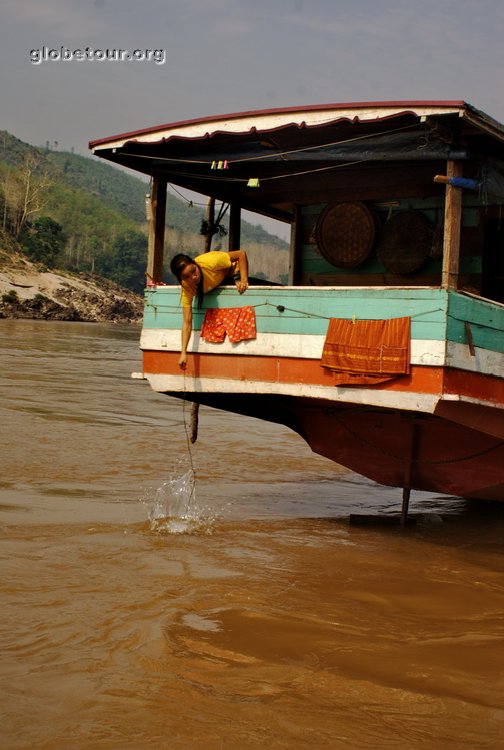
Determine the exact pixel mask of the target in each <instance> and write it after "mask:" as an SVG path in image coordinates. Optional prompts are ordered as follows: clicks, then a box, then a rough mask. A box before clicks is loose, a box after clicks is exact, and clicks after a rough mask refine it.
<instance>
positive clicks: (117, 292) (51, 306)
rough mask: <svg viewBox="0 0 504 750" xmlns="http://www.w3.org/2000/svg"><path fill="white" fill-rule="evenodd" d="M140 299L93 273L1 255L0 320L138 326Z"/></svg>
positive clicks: (19, 256)
mask: <svg viewBox="0 0 504 750" xmlns="http://www.w3.org/2000/svg"><path fill="white" fill-rule="evenodd" d="M142 310H143V300H142V297H141V296H139V295H138V294H135V293H134V292H131V291H129V290H128V289H124V288H122V287H120V286H118V285H117V284H114V283H113V282H111V281H108V280H107V279H103V278H101V277H98V276H94V275H92V274H85V273H81V274H78V275H77V274H71V273H69V272H67V271H59V270H51V271H48V270H42V269H40V268H38V267H37V266H35V265H34V264H33V263H31V262H30V261H29V260H28V259H27V258H25V257H24V256H22V255H20V254H17V253H16V254H11V253H9V254H7V253H5V254H0V318H28V319H32V320H76V321H82V322H95V323H106V322H112V323H139V322H140V321H141V319H142Z"/></svg>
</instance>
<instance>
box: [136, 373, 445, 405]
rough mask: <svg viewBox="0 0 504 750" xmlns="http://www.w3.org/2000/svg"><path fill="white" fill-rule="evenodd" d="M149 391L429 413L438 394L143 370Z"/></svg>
mask: <svg viewBox="0 0 504 750" xmlns="http://www.w3.org/2000/svg"><path fill="white" fill-rule="evenodd" d="M144 377H145V378H146V379H147V380H148V381H149V383H150V386H151V388H152V390H154V391H156V392H158V393H166V392H171V393H184V392H185V391H188V392H195V393H211V394H217V393H223V394H224V393H233V394H235V393H242V394H244V395H245V394H247V393H249V394H261V395H274V396H295V397H298V398H301V397H302V398H314V399H326V400H328V401H335V402H338V401H339V402H342V403H346V404H348V403H352V404H362V405H366V406H380V407H383V408H387V409H406V410H407V411H421V412H424V413H425V412H428V413H432V412H433V411H434V409H435V407H436V404H437V402H438V396H437V395H433V394H424V393H398V392H394V391H376V390H373V389H370V388H363V387H362V386H360V387H359V388H351V387H345V386H330V387H328V386H323V385H306V384H298V383H271V382H261V381H257V380H254V381H244V380H227V379H225V378H190V377H187V376H185V378H184V377H183V376H180V375H155V374H151V373H145V374H144Z"/></svg>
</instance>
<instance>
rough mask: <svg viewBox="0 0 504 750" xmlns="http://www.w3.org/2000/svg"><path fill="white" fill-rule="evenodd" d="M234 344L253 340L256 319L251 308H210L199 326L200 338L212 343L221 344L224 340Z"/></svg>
mask: <svg viewBox="0 0 504 750" xmlns="http://www.w3.org/2000/svg"><path fill="white" fill-rule="evenodd" d="M226 333H227V335H228V338H229V340H230V341H231V342H232V343H233V344H235V343H236V342H238V341H245V340H247V339H255V337H256V319H255V310H254V308H253V307H251V306H248V307H223V308H215V307H212V308H210V309H209V310H207V311H206V313H205V318H204V320H203V325H202V326H201V338H203V339H205V341H211V342H212V343H222V342H223V341H224V339H225V338H226Z"/></svg>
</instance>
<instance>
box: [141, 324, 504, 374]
mask: <svg viewBox="0 0 504 750" xmlns="http://www.w3.org/2000/svg"><path fill="white" fill-rule="evenodd" d="M324 341H325V336H315V335H309V334H297V333H283V334H278V333H258V334H257V338H256V339H253V340H251V341H240V342H239V343H238V344H232V343H230V342H229V341H228V339H227V338H226V340H225V341H224V342H223V343H222V344H211V343H207V342H206V341H203V339H202V338H201V336H200V333H199V331H195V332H194V333H193V336H192V339H191V346H190V351H191V352H199V353H201V354H239V355H249V356H259V357H294V358H300V359H316V360H319V359H320V358H321V356H322V349H323V346H324ZM140 348H141V349H144V350H146V351H169V352H177V351H180V331H179V330H173V329H151V328H146V329H144V330H143V331H142V336H141V339H140ZM411 364H412V365H425V366H430V367H443V366H445V367H454V368H458V369H460V370H468V371H469V372H479V373H482V374H485V375H494V376H496V377H500V378H504V354H500V353H499V352H492V351H489V350H487V349H479V348H476V350H475V355H474V356H472V355H471V353H470V351H469V347H468V346H466V345H465V344H455V343H452V342H448V354H447V356H445V342H444V341H432V340H429V339H413V340H412V342H411Z"/></svg>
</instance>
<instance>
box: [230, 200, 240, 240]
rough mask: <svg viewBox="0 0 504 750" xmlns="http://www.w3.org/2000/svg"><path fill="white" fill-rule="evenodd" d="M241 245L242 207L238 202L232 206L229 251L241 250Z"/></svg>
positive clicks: (234, 202)
mask: <svg viewBox="0 0 504 750" xmlns="http://www.w3.org/2000/svg"><path fill="white" fill-rule="evenodd" d="M240 244H241V205H240V204H239V203H238V201H233V202H232V203H231V204H230V210H229V236H228V250H229V252H231V250H240Z"/></svg>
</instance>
